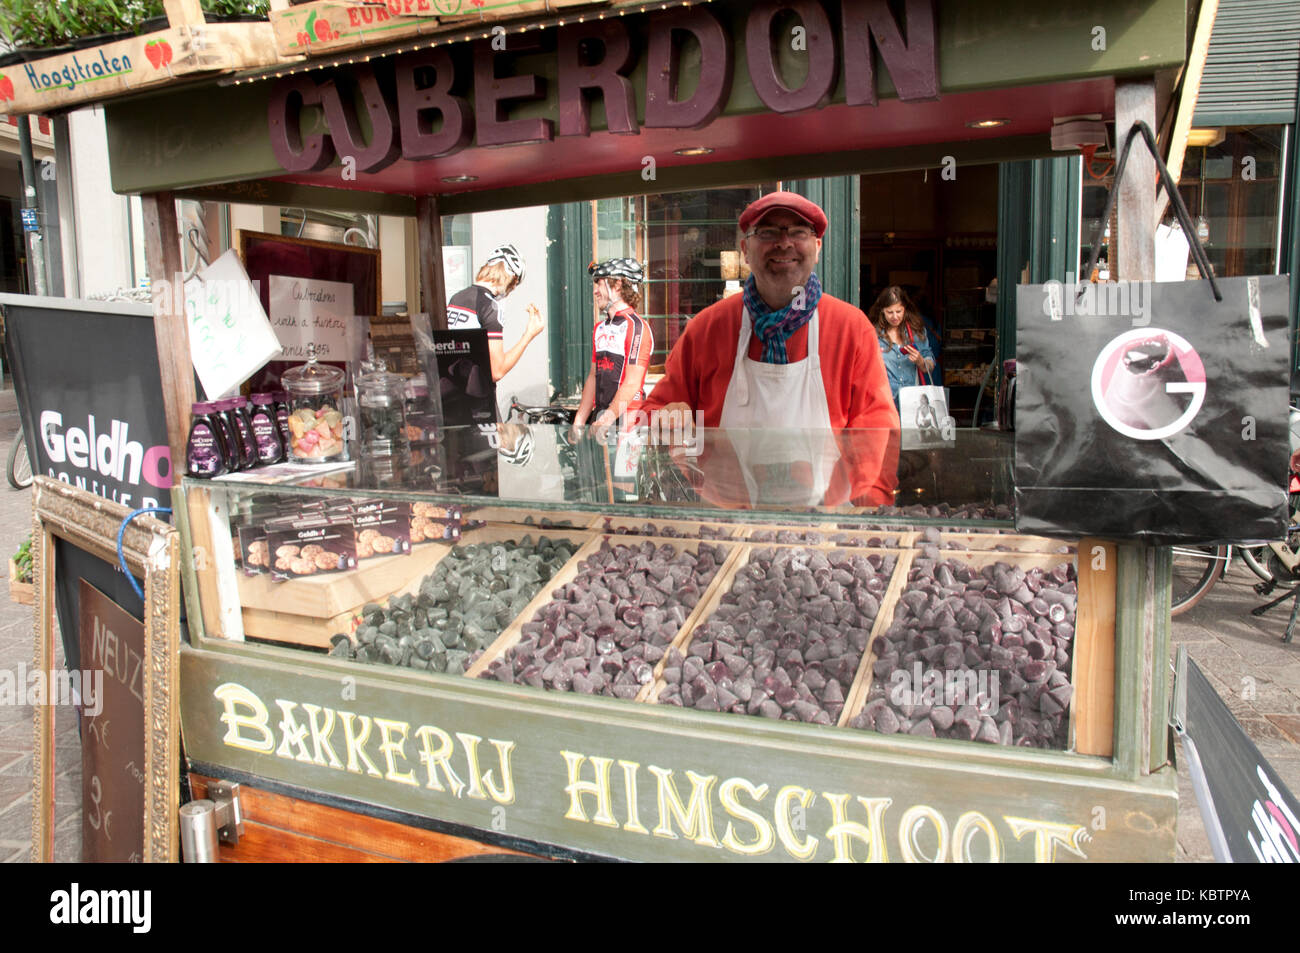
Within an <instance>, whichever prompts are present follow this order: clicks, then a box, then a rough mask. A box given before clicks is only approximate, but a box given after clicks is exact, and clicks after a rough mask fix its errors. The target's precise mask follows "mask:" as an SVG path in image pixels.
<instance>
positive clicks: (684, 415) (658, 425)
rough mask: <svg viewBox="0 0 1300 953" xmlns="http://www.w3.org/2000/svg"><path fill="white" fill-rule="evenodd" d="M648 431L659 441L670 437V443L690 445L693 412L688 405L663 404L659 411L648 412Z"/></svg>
mask: <svg viewBox="0 0 1300 953" xmlns="http://www.w3.org/2000/svg"><path fill="white" fill-rule="evenodd" d="M650 431H651V433H654V434H658V435H659V439H660V440H663V439H664V438H666V437H671V438H672V442H673V443H674V444H676V443H679V442H680V443H687V444H689V443H692V442H693V440H694V438H695V412H694V411H693V410H692V409H691V407H690V405H689V404H684V403H681V402H680V401H679V402H678V403H675V404H665V405H664V406H663V407H662V408H661V409H660V410H654V411H651V412H650Z"/></svg>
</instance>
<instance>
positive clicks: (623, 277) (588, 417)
mask: <svg viewBox="0 0 1300 953" xmlns="http://www.w3.org/2000/svg"><path fill="white" fill-rule="evenodd" d="M587 274H588V275H590V276H591V280H592V295H593V297H594V299H595V303H596V314H597V317H598V319H599V320H598V321H597V322H596V327H595V328H594V330H593V331H592V335H591V370H590V372H588V374H587V382H586V384H585V385H583V388H582V403H581V404H579V406H578V414H577V418H576V420H577V423H578V424H584V423H585V424H590V425H591V427H592V428H593V431H594V432H595V434H596V436H597V437H602V436H603V435H604V433H605V431H606V430H607V429H608V428H609V426H610V425H611V424H613V423H614V422H615V421H617V420H618V419H619V417H621V416H622V415H623V413H624V411H626V410H627V408H628V405H629V404H632V403H633V402H634V401H640V400H643V399H644V398H645V394H644V393H643V392H642V386H641V385H642V384H644V383H645V375H646V370H647V369H648V368H649V367H650V354H651V352H653V351H654V335H653V334H651V332H650V325H649V323H648V322H647V321H646V320H645V319H644V318H642V317H641V316H640V315H639V314H637V313H636V309H637V308H639V307H640V306H641V281H642V279H643V278H644V277H645V272H644V270H643V269H642V267H641V263H640V262H639V261H637V260H636V259H633V258H610V259H609V260H607V261H602V262H600V263H599V264H597V263H596V262H592V264H591V265H590V266H589V267H588V268H587Z"/></svg>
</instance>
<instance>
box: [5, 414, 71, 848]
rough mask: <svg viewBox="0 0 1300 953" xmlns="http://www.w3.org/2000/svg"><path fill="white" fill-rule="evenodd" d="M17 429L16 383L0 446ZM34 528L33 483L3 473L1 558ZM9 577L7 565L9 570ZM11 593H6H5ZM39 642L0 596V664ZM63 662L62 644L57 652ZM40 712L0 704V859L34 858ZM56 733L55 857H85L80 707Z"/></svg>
mask: <svg viewBox="0 0 1300 953" xmlns="http://www.w3.org/2000/svg"><path fill="white" fill-rule="evenodd" d="M17 432H18V411H17V407H16V405H15V404H14V397H13V391H11V390H8V391H0V453H2V454H4V455H5V459H7V455H8V452H9V444H10V442H11V441H12V440H13V438H14V436H15V434H16V433H17ZM31 528H32V506H31V491H29V490H14V489H11V488H10V486H9V484H8V483H7V482H5V480H4V478H3V477H0V558H3V559H5V560H6V561H7V560H8V558H9V556H10V555H11V554H12V553H13V552H14V550H16V549H17V548H18V546H19V544H21V543H22V541H23V540H24V539H26V538H27V534H28V533H29V532H31ZM5 575H6V578H8V569H7V568H6V570H5ZM6 596H7V593H6ZM35 657H36V643H35V638H34V629H33V613H32V607H31V606H25V605H19V604H18V603H16V602H11V601H9V599H8V598H3V599H0V669H8V670H9V671H16V670H17V669H18V667H19V666H20V665H27V666H29V667H30V666H32V665H33V664H34V661H35ZM58 658H59V664H62V660H63V652H62V650H61V649H60V650H59V653H58ZM34 718H35V712H34V710H33V709H32V707H31V706H30V705H0V861H4V862H6V863H11V862H14V861H26V860H30V859H31V850H32V748H33V741H34V724H35V723H34ZM54 725H55V734H54V765H55V781H54V804H55V827H54V858H55V860H58V861H63V862H76V861H79V860H80V859H81V738H80V737H79V735H78V733H77V714H76V711H75V710H74V709H72V708H70V707H66V706H65V707H61V708H58V709H56V714H55V719H54Z"/></svg>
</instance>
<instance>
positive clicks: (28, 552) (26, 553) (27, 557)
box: [14, 536, 32, 582]
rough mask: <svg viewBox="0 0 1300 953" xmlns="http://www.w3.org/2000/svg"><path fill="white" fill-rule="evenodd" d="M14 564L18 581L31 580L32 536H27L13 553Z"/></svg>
mask: <svg viewBox="0 0 1300 953" xmlns="http://www.w3.org/2000/svg"><path fill="white" fill-rule="evenodd" d="M14 565H15V566H17V567H18V581H19V582H31V581H32V538H31V537H30V536H28V537H27V538H26V539H25V540H23V544H22V545H21V546H19V547H18V552H16V553H14Z"/></svg>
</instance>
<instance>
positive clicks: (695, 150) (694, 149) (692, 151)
mask: <svg viewBox="0 0 1300 953" xmlns="http://www.w3.org/2000/svg"><path fill="white" fill-rule="evenodd" d="M712 154H713V150H712V149H710V148H709V147H708V146H690V147H689V148H686V149H674V150H673V155H675V156H686V157H690V156H707V155H712Z"/></svg>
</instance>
